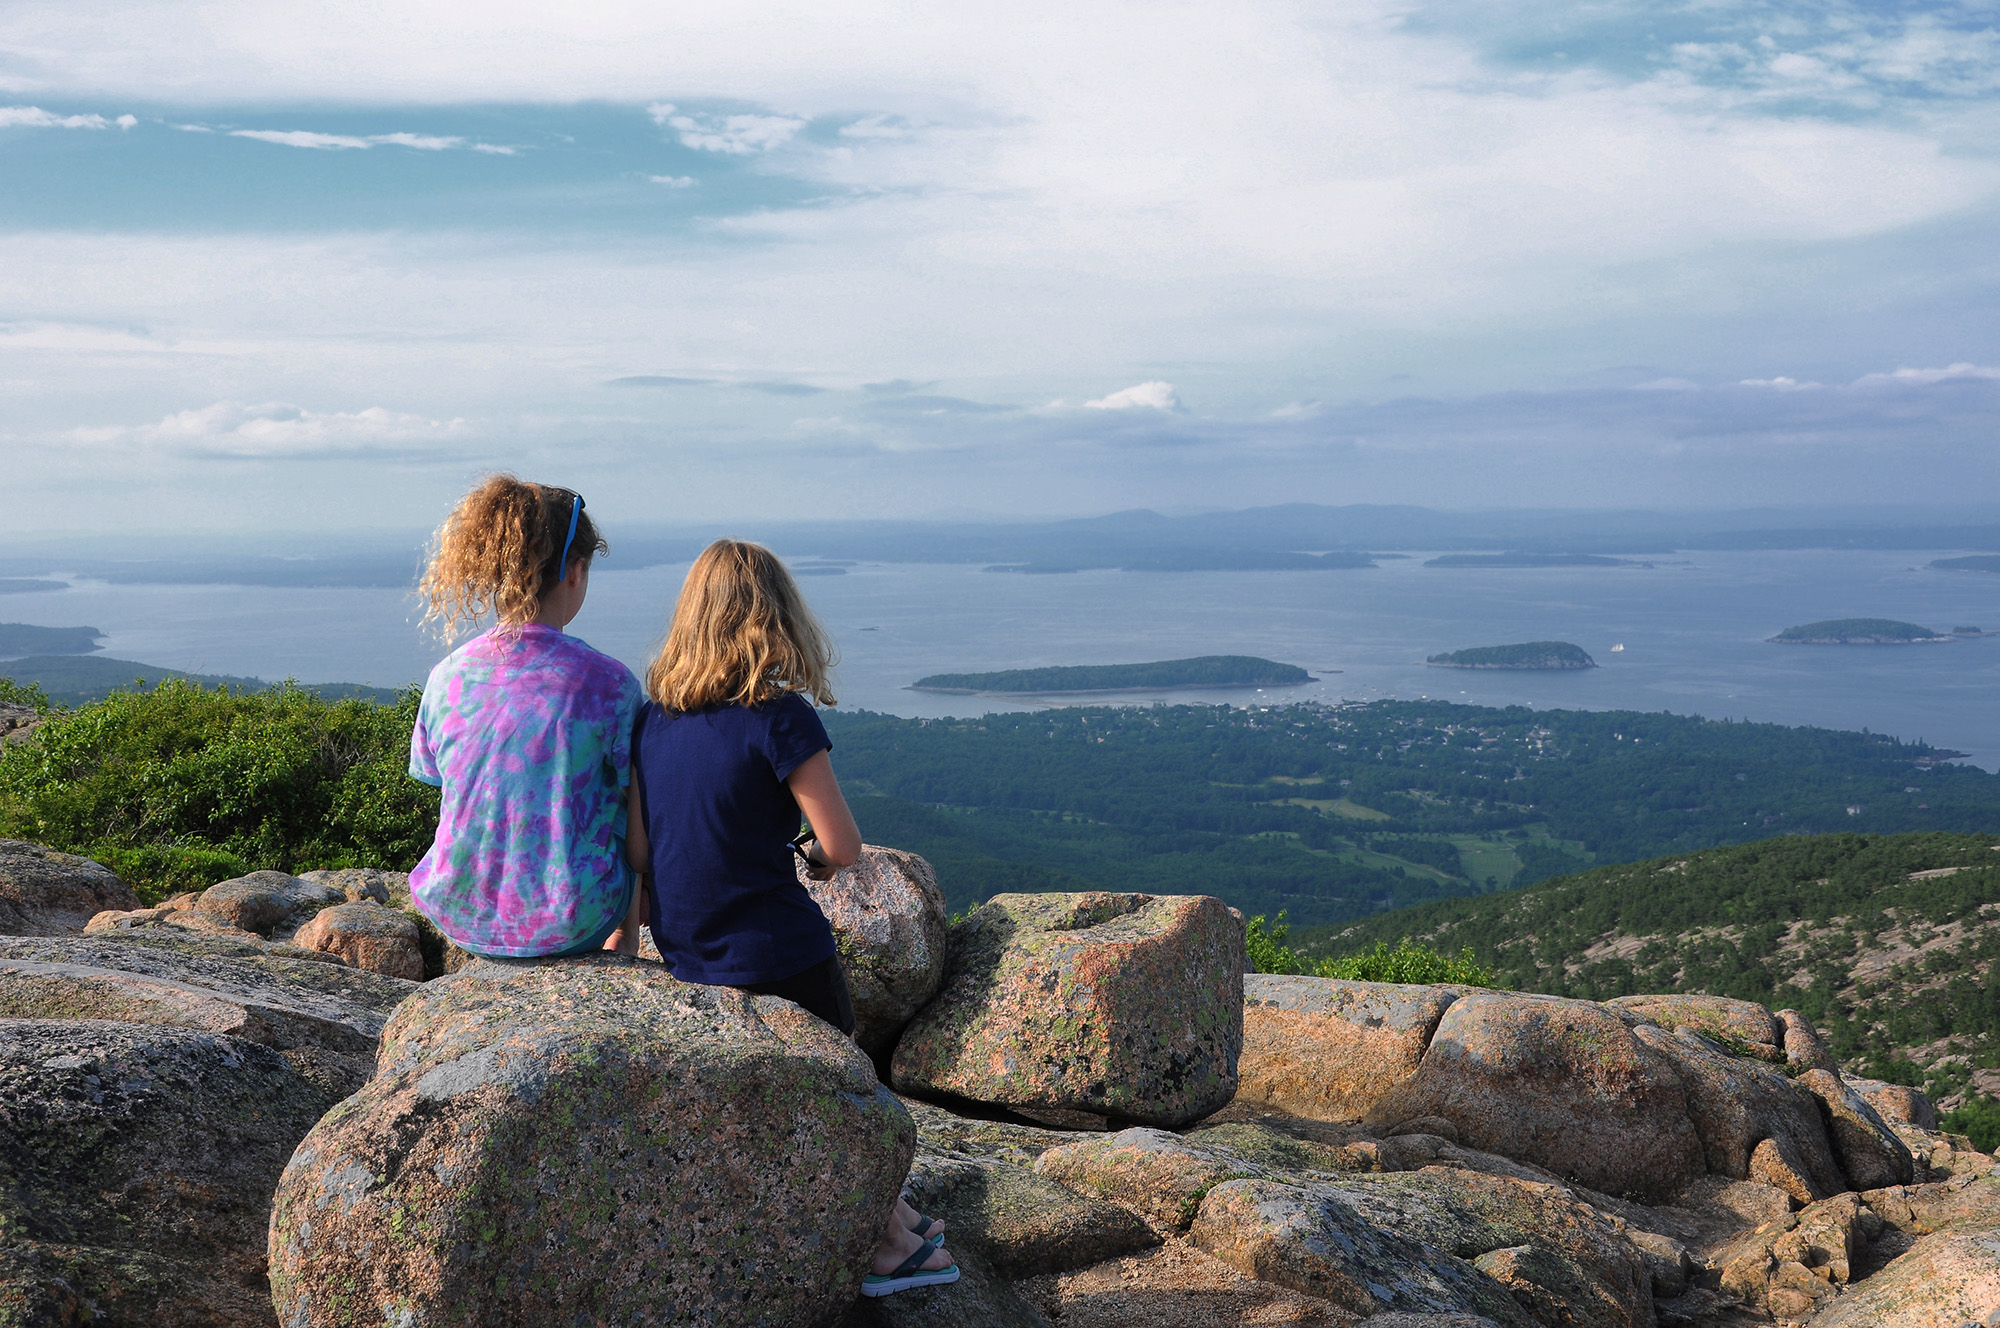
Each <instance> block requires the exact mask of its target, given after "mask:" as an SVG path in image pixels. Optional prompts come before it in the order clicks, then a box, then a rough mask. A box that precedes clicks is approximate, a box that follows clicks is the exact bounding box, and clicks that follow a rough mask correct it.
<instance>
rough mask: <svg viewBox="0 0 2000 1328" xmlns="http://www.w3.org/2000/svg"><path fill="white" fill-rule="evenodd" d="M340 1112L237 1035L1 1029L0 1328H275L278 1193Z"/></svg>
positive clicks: (34, 1026) (26, 1023) (28, 1024)
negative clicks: (270, 1215)
mask: <svg viewBox="0 0 2000 1328" xmlns="http://www.w3.org/2000/svg"><path fill="white" fill-rule="evenodd" d="M333 1100H334V1098H333V1095H332V1094H329V1093H328V1092H326V1091H325V1090H324V1089H323V1088H322V1087H319V1086H316V1085H314V1084H312V1083H310V1082H308V1080H307V1079H306V1078H304V1077H302V1076H301V1075H299V1074H298V1073H297V1072H296V1071H295V1070H294V1069H293V1067H292V1066H291V1065H289V1064H287V1063H286V1061H285V1059H284V1058H283V1057H281V1056H280V1055H279V1054H278V1053H277V1052H275V1051H273V1050H271V1049H270V1048H269V1047H266V1046H262V1045H259V1044H258V1043H256V1042H251V1041H248V1040H246V1039H243V1038H240V1037H235V1036H231V1035H230V1034H227V1033H215V1032H209V1031H206V1030H202V1029H197V1028H175V1027H164V1026H160V1025H153V1024H135V1023H113V1022H108V1021H105V1020H102V1019H85V1020H70V1019H5V1020H0V1317H3V1318H4V1321H5V1322H8V1323H18V1324H23V1325H30V1324H32V1325H44V1324H48V1325H69V1324H84V1323H106V1324H146V1325H155V1326H157V1328H224V1326H227V1328H237V1326H238V1325H240V1326H241V1328H251V1326H252V1325H257V1326H258V1328H262V1326H263V1325H268V1324H269V1323H270V1322H271V1304H270V1297H269V1293H268V1291H267V1290H266V1286H265V1280H264V1260H263V1241H262V1235H263V1228H264V1223H265V1214H266V1213H267V1212H268V1210H269V1203H270V1194H271V1191H272V1190H273V1189H274V1188H275V1187H276V1185H277V1182H278V1176H279V1174H280V1172H281V1171H282V1169H283V1167H284V1165H285V1159H286V1158H287V1157H289V1156H290V1155H291V1152H292V1147H293V1145H294V1144H295V1143H296V1142H297V1140H298V1138H299V1137H300V1136H301V1135H303V1134H304V1133H305V1132H306V1131H307V1130H308V1129H309V1128H311V1126H312V1123H313V1122H314V1121H315V1120H317V1119H318V1118H319V1116H320V1114H321V1113H322V1112H324V1111H325V1110H326V1109H327V1108H328V1107H329V1106H330V1105H332V1102H333Z"/></svg>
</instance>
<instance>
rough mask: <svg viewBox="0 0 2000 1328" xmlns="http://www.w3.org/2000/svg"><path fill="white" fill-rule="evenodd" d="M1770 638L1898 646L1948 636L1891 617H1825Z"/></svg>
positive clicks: (1794, 643)
mask: <svg viewBox="0 0 2000 1328" xmlns="http://www.w3.org/2000/svg"><path fill="white" fill-rule="evenodd" d="M1770 639H1771V640H1772V641H1775V642H1777V643H1778V644H1779V645H1783V646H1900V645H1909V644H1911V643H1913V642H1918V641H1949V640H1951V637H1949V636H1946V635H1945V634H1944V633H1942V632H1933V631H1932V630H1931V629H1930V628H1928V627H1919V626H1918V625H1917V624H1915V623H1908V622H1898V621H1896V620H1895V619H1894V618H1828V619H1827V620H1826V621H1824V622H1811V623H1805V624H1803V625H1801V626H1798V627H1787V628H1786V629H1785V630H1784V631H1782V632H1779V633H1778V634H1777V635H1776V636H1774V637H1772V638H1770Z"/></svg>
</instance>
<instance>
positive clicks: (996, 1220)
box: [905, 1144, 1160, 1274]
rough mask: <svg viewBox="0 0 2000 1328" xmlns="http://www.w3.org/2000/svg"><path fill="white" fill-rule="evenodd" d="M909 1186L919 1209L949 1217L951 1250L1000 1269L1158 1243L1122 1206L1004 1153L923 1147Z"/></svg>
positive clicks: (1087, 1260)
mask: <svg viewBox="0 0 2000 1328" xmlns="http://www.w3.org/2000/svg"><path fill="white" fill-rule="evenodd" d="M905 1188H906V1189H907V1191H908V1193H909V1195H910V1202H911V1203H912V1204H914V1205H915V1206H916V1208H917V1210H918V1211H919V1212H923V1213H927V1214H930V1215H931V1216H934V1217H939V1218H943V1219H944V1220H945V1221H946V1223H947V1224H948V1229H949V1231H950V1237H951V1246H950V1248H951V1251H952V1253H953V1254H954V1255H956V1256H958V1257H960V1258H963V1257H965V1256H966V1255H967V1254H970V1253H977V1254H979V1255H983V1256H984V1259H985V1262H986V1263H988V1264H989V1265H990V1266H992V1267H993V1268H995V1269H998V1270H999V1271H1000V1272H1002V1273H1007V1274H1029V1273H1054V1272H1067V1271H1069V1270H1070V1269H1073V1268H1083V1267H1087V1266H1089V1265H1090V1264H1094V1263H1102V1262H1103V1261H1104V1260H1106V1259H1115V1258H1118V1257H1119V1256H1121V1255H1126V1254H1133V1253H1136V1252H1138V1251H1139V1250H1144V1249H1150V1248H1152V1247H1153V1246H1155V1245H1157V1244H1159V1243H1160V1240H1159V1237H1158V1236H1156V1235H1154V1234H1153V1232H1152V1231H1151V1230H1150V1229H1149V1228H1148V1227H1147V1225H1146V1224H1145V1223H1144V1222H1142V1221H1140V1220H1139V1219H1138V1218H1137V1217H1135V1216H1133V1215H1132V1214H1131V1213H1130V1212H1128V1211H1126V1210H1125V1209H1124V1208H1121V1207H1119V1206H1117V1205H1115V1204H1111V1203H1107V1202H1104V1201H1103V1200H1100V1199H1093V1198H1090V1197H1088V1196H1086V1195H1084V1194H1081V1193H1078V1192H1077V1191H1075V1190H1072V1189H1069V1188H1067V1187H1065V1186H1062V1185H1059V1184H1057V1183H1056V1182H1055V1181H1053V1180H1051V1179H1049V1178H1047V1177H1045V1176H1042V1175H1038V1174H1037V1173H1036V1172H1034V1171H1032V1170H1030V1169H1029V1168H1027V1167H1024V1166H1019V1165H1017V1164H1015V1163H1012V1162H1008V1161H1003V1160H1001V1159H999V1158H994V1157H980V1156H974V1155H969V1154H964V1153H956V1152H944V1151H940V1150H938V1149H935V1148H932V1147H930V1146H928V1145H923V1144H919V1146H918V1149H917V1159H916V1164H915V1165H914V1166H913V1167H912V1168H911V1169H910V1178H909V1181H908V1183H907V1185H906V1186H905Z"/></svg>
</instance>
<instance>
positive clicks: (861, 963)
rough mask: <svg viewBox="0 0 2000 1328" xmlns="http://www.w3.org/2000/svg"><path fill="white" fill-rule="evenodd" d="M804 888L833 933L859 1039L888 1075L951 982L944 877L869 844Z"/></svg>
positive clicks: (802, 875)
mask: <svg viewBox="0 0 2000 1328" xmlns="http://www.w3.org/2000/svg"><path fill="white" fill-rule="evenodd" d="M795 866H796V867H797V870H798V876H799V884H801V885H803V886H804V887H805V888H806V891H807V892H808V893H809V894H811V895H812V897H813V902H814V903H816V904H818V905H819V911H820V912H822V913H824V914H826V920H827V921H828V922H829V923H831V924H832V926H833V935H834V940H835V942H836V943H837V944H838V945H839V947H840V966H841V968H842V969H843V970H844V971H845V972H846V974H847V989H848V992H849V993H850V994H851V995H852V996H853V998H854V1040H855V1041H856V1042H858V1043H860V1044H861V1049H862V1050H863V1051H865V1052H867V1053H868V1055H869V1056H870V1057H871V1058H872V1059H873V1060H874V1061H875V1064H876V1065H877V1066H878V1067H880V1068H884V1069H886V1068H887V1066H888V1063H889V1054H890V1053H891V1052H893V1051H894V1050H895V1049H896V1039H897V1038H899V1037H901V1036H902V1033H903V1029H904V1028H905V1027H906V1026H907V1025H908V1024H909V1022H910V1020H911V1019H912V1018H914V1017H915V1016H916V1013H917V1011H919V1010H921V1009H923V1008H924V1006H926V1005H928V1004H930V1000H931V997H933V996H935V995H937V990H938V987H939V985H940V984H941V983H942V982H943V981H944V965H945V953H946V951H945V906H944V892H943V891H942V890H940V889H938V883H937V873H936V872H934V871H932V870H931V865H930V864H929V863H928V862H925V861H924V860H923V859H922V858H920V857H918V856H917V855H916V854H914V853H905V852H902V851H901V850H900V849H893V848H878V847H876V846H875V845H873V844H868V845H864V846H863V847H862V850H861V860H860V861H859V862H856V863H855V864H854V865H853V866H852V867H845V868H842V869H841V870H840V871H837V872H835V873H834V875H833V879H832V880H830V881H815V880H813V879H812V878H811V877H809V876H807V875H806V872H805V864H804V863H796V864H795Z"/></svg>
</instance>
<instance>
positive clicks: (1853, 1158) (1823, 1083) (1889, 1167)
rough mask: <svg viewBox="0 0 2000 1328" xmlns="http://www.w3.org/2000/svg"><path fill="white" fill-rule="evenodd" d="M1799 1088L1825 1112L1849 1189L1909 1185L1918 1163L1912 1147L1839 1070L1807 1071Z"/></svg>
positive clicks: (1834, 1147) (1801, 1078)
mask: <svg viewBox="0 0 2000 1328" xmlns="http://www.w3.org/2000/svg"><path fill="white" fill-rule="evenodd" d="M1799 1085H1800V1086H1801V1087H1802V1088H1805V1089H1806V1090H1808V1091H1809V1092H1811V1093H1812V1095H1813V1096H1814V1097H1816V1098H1818V1099H1819V1102H1820V1106H1821V1108H1822V1109H1823V1110H1824V1111H1825V1113H1826V1120H1827V1127H1828V1133H1829V1134H1830V1135H1831V1136H1832V1138H1833V1149H1834V1152H1835V1153H1837V1154H1839V1156H1840V1165H1841V1168H1842V1169H1843V1170H1844V1171H1846V1172H1847V1178H1848V1180H1849V1181H1850V1182H1851V1185H1850V1188H1852V1189H1856V1190H1874V1189H1880V1188H1881V1187H1883V1186H1885V1185H1907V1184H1909V1183H1910V1181H1911V1179H1912V1178H1913V1174H1914V1170H1915V1164H1914V1159H1912V1158H1911V1156H1910V1150H1909V1148H1908V1147H1907V1146H1906V1145H1905V1144H1904V1143H1903V1141H1902V1140H1901V1139H1898V1138H1897V1137H1896V1133H1895V1131H1893V1130H1891V1129H1890V1128H1889V1126H1888V1124H1887V1123H1886V1122H1885V1121H1884V1120H1883V1119H1882V1118H1881V1117H1880V1116H1878V1115H1876V1114H1875V1108H1873V1107H1871V1106H1869V1105H1868V1103H1867V1102H1865V1101H1863V1100H1862V1097H1861V1095H1860V1094H1859V1093H1857V1092H1855V1091H1854V1090H1853V1089H1851V1088H1849V1087H1848V1086H1847V1084H1846V1083H1845V1082H1844V1081H1843V1080H1842V1079H1841V1077H1840V1075H1839V1074H1838V1073H1837V1072H1836V1071H1833V1070H1808V1071H1806V1072H1805V1073H1804V1074H1802V1075H1800V1076H1799Z"/></svg>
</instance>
